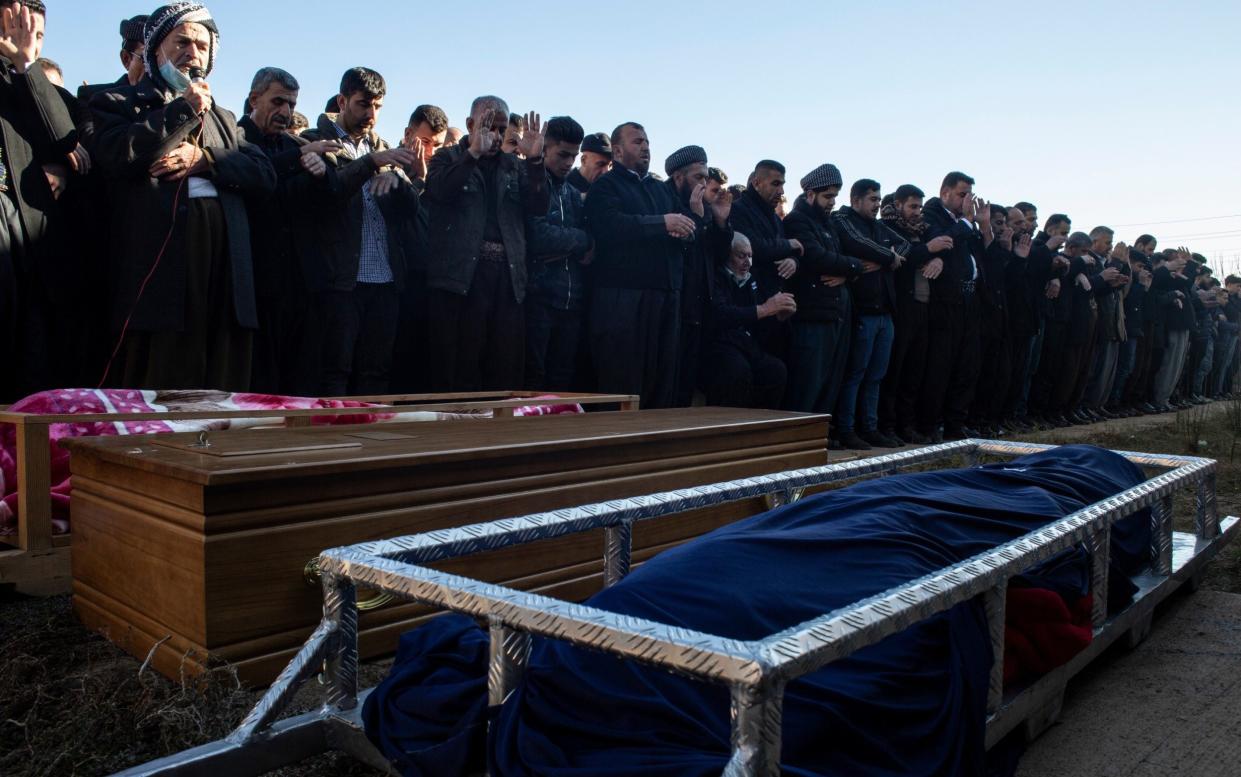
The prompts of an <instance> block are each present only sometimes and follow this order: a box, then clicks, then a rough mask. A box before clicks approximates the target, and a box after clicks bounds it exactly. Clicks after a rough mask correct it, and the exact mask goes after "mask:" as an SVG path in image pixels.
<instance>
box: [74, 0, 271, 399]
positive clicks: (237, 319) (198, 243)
mask: <svg viewBox="0 0 1241 777" xmlns="http://www.w3.org/2000/svg"><path fill="white" fill-rule="evenodd" d="M146 36H147V37H146V48H145V54H144V56H145V58H146V75H145V76H143V78H142V80H141V81H139V82H138V84H137V85H136V86H125V87H120V88H117V89H113V90H109V91H106V92H101V93H99V94H97V95H95V96H94V97H93V98H92V99H91V110H92V111H93V113H94V116H95V123H96V132H97V135H96V138H95V144H94V145H95V148H94V149H93V152H94V153H93V156H94V157H95V159H96V161H97V162H98V164H99V166H100V167H101V168H102V169H103V170H104V173H105V174H106V175H107V176H108V177H109V178H110V179H112V182H113V184H114V186H115V193H114V195H113V197H112V201H113V202H112V204H113V234H112V241H113V245H114V247H115V249H116V252H115V253H114V255H113V266H114V268H115V273H116V275H117V277H116V283H117V290H118V293H117V296H116V299H115V302H116V304H115V305H114V307H113V314H114V318H113V323H114V324H115V326H116V329H117V331H120V332H124V333H125V337H126V340H125V346H126V354H125V376H124V384H125V385H126V386H129V387H133V388H146V389H199V388H213V389H222V390H226V391H228V390H231V391H245V390H247V389H248V388H249V385H250V367H251V353H252V347H253V333H254V329H255V328H256V327H257V326H258V314H257V311H256V308H255V299H254V267H253V262H252V254H251V245H250V225H249V219H248V217H247V215H246V202H245V198H246V197H266V196H269V195H270V194H271V193H272V191H273V190H274V188H275V185H276V174H275V171H274V170H273V168H272V165H271V162H270V161H268V159H267V156H266V155H265V154H263V152H262V151H260V150H259V149H257V148H255V147H254V146H251V145H250V144H249V143H248V142H246V140H245V138H244V137H243V136H242V134H241V131H240V130H239V129H238V128H237V123H236V121H235V120H234V118H233V114H231V113H229V112H228V111H226V110H224V109H223V108H221V107H220V106H219V105H218V104H217V103H216V102H215V101H214V100H213V99H212V95H211V85H210V84H209V83H208V82H207V81H206V77H207V76H210V74H211V71H212V68H213V66H214V65H215V54H216V50H217V48H218V40H219V34H218V31H217V28H216V24H215V21H214V20H213V19H212V17H211V14H210V12H208V10H207V9H206V8H204V7H203V6H201V5H198V4H197V3H189V2H179V3H175V4H172V5H165V6H162V7H160V8H159V9H157V10H156V11H155V12H154V13H152V14H151V17H150V18H149V19H148V20H147V25H146Z"/></svg>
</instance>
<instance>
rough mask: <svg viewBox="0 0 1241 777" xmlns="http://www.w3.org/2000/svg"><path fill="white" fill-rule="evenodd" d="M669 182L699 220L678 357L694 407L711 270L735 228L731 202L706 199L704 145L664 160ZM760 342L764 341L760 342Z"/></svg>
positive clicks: (683, 401) (685, 277)
mask: <svg viewBox="0 0 1241 777" xmlns="http://www.w3.org/2000/svg"><path fill="white" fill-rule="evenodd" d="M664 172H665V173H666V174H667V176H668V179H667V181H666V183H667V185H668V186H669V187H670V188H671V189H672V191H673V193H674V194H675V195H676V197H677V200H678V201H680V203H681V207H682V208H684V209H686V210H687V211H688V212H689V214H690V216H691V218H693V219H694V221H695V222H696V225H697V230H698V239H697V240H695V241H694V242H692V243H687V244H686V245H685V247H684V249H685V250H684V255H683V257H682V262H683V265H682V266H683V273H682V279H681V335H680V347H679V349H678V359H677V396H676V404H677V406H679V407H689V405H690V404H691V403H692V401H693V398H694V389H695V388H696V387H697V386H698V384H699V360H700V358H701V354H702V346H703V343H702V337H703V324H704V321H705V320H706V318H707V316H708V314H709V312H710V311H709V308H710V305H711V283H712V274H713V271H714V269H715V267H716V266H718V265H719V264H720V263H721V262H722V261H724V259H725V258H727V256H728V251H729V248H730V246H731V245H732V229H731V228H730V227H729V226H728V214H729V211H730V209H731V203H721V202H719V199H718V198H717V200H716V203H715V204H708V203H707V181H708V177H707V152H706V151H705V150H703V149H702V147H701V146H685V147H684V148H681V149H678V150H676V151H674V152H672V155H671V156H669V157H668V159H667V160H666V161H665V162H664ZM760 345H761V343H760Z"/></svg>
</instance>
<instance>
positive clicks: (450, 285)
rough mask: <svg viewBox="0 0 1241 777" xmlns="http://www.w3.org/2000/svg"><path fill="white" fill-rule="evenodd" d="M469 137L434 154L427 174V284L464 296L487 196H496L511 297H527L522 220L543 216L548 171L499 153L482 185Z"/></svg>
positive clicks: (481, 164)
mask: <svg viewBox="0 0 1241 777" xmlns="http://www.w3.org/2000/svg"><path fill="white" fill-rule="evenodd" d="M469 148H470V137H469V135H467V136H465V137H463V138H461V142H460V143H458V144H457V145H455V146H449V147H445V148H441V149H440V150H439V151H437V152H435V156H434V157H432V159H431V164H430V167H429V169H428V170H427V201H428V202H429V203H430V206H431V214H430V238H429V240H428V243H429V245H428V251H429V253H428V262H427V284H428V285H429V286H430V287H431V288H433V289H442V290H443V291H450V292H452V293H454V294H461V295H463V296H464V295H466V294H469V292H470V284H471V283H473V281H474V268H475V267H477V266H478V261H479V259H478V252H479V248H481V247H482V244H483V233H484V232H485V231H486V228H487V200H486V198H487V197H488V196H491V197H495V198H496V203H495V205H496V220H497V222H498V223H499V227H500V236H501V238H502V241H503V243H504V252H505V255H506V258H507V261H508V267H509V276H510V277H511V279H512V282H513V296H514V298H515V299H516V300H517V301H518V302H519V303H520V302H522V301H523V300H524V299H525V298H526V219H527V218H532V217H539V216H546V215H547V208H548V199H549V197H548V189H547V170H546V168H545V167H543V160H542V159H526V160H522V159H518V158H517V157H516V156H514V155H512V154H504V153H501V154H499V155H497V156H496V157H495V158H494V163H495V165H496V168H495V174H494V177H493V179H492V181H491V182H489V181H487V175H486V167H487V165H488V164H490V162H487V163H484V162H482V161H481V160H478V159H475V158H474V157H473V155H471V154H470V151H469Z"/></svg>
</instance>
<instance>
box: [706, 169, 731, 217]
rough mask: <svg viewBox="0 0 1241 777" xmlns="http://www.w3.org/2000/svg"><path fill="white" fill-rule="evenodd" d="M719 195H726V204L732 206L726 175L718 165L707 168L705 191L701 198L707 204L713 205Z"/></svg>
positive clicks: (718, 198) (717, 200)
mask: <svg viewBox="0 0 1241 777" xmlns="http://www.w3.org/2000/svg"><path fill="white" fill-rule="evenodd" d="M721 197H728V205H729V207H730V211H731V206H732V196H731V195H730V194H729V193H728V176H727V175H725V174H724V171H723V170H721V169H720V168H718V167H708V168H707V193H706V194H705V195H703V199H704V200H706V201H707V204H708V205H714V204H716V203H717V202H719V201H720V198H721Z"/></svg>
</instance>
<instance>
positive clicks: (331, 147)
mask: <svg viewBox="0 0 1241 777" xmlns="http://www.w3.org/2000/svg"><path fill="white" fill-rule="evenodd" d="M344 148H345V144H344V143H341V142H340V141H339V140H316V141H315V142H313V143H307V144H306V145H304V146H302V148H301V152H302V155H303V156H305V155H306V154H335V153H337V152H339V151H342V150H343V149H344Z"/></svg>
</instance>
